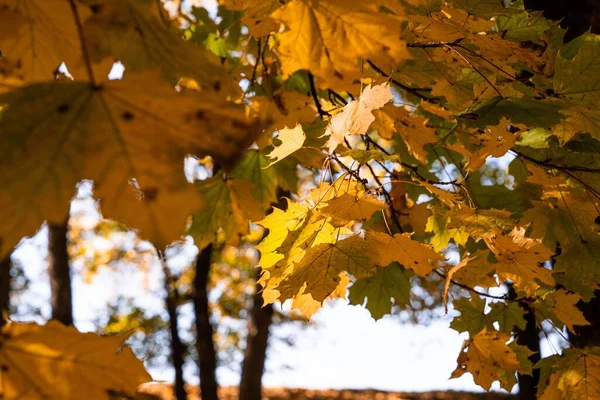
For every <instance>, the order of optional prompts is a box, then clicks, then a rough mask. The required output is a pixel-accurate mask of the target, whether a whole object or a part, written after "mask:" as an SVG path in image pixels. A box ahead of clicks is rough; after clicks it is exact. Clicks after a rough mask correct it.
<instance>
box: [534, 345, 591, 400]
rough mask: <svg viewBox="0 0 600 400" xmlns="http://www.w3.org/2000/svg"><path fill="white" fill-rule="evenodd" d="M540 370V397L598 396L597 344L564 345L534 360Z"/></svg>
mask: <svg viewBox="0 0 600 400" xmlns="http://www.w3.org/2000/svg"><path fill="white" fill-rule="evenodd" d="M536 368H539V369H540V370H541V379H540V386H539V389H538V395H539V398H540V399H541V400H550V399H559V398H560V399H569V400H575V399H585V400H592V399H594V398H597V397H598V396H600V348H598V347H588V348H585V349H575V348H570V349H565V350H563V353H562V355H553V356H550V357H547V358H544V359H542V360H541V361H540V362H538V363H537V364H536Z"/></svg>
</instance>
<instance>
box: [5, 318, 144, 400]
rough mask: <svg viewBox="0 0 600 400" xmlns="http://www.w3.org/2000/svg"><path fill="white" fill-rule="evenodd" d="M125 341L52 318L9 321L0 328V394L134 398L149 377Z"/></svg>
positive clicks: (10, 398)
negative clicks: (38, 321)
mask: <svg viewBox="0 0 600 400" xmlns="http://www.w3.org/2000/svg"><path fill="white" fill-rule="evenodd" d="M126 339H127V336H104V337H100V336H98V335H96V334H93V333H79V332H78V331H77V330H76V329H75V328H73V327H67V326H64V325H62V324H60V323H59V322H56V321H50V322H48V323H47V324H46V325H44V326H40V325H37V324H34V323H28V324H21V323H16V322H10V323H8V324H7V325H5V326H4V327H3V328H2V329H1V330H0V365H2V368H1V369H0V382H2V384H1V385H0V398H2V399H5V400H20V399H65V400H69V399H72V400H75V399H82V398H85V399H89V400H105V399H106V398H107V396H109V395H110V394H113V395H114V396H123V397H129V398H133V397H135V396H136V391H137V388H138V386H139V385H141V384H142V383H145V382H148V381H150V380H152V378H151V377H150V375H149V374H148V373H147V372H146V370H145V369H144V365H143V363H142V362H141V361H139V360H138V359H136V357H135V355H134V354H133V352H132V351H131V349H130V348H129V347H127V346H125V345H124V344H123V342H124V341H125V340H126Z"/></svg>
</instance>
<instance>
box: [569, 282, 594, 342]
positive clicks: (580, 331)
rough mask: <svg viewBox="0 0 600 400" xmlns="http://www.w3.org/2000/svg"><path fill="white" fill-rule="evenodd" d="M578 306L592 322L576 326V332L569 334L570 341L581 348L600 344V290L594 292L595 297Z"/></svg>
mask: <svg viewBox="0 0 600 400" xmlns="http://www.w3.org/2000/svg"><path fill="white" fill-rule="evenodd" d="M577 307H578V308H579V309H580V310H581V312H583V316H584V317H585V319H587V320H588V322H589V323H590V324H589V325H583V326H575V327H574V328H575V334H573V335H571V334H569V342H571V344H572V345H573V346H575V347H577V348H579V349H581V348H583V347H586V346H600V290H596V291H595V292H594V297H592V299H591V300H590V301H589V302H588V303H584V302H579V303H578V304H577Z"/></svg>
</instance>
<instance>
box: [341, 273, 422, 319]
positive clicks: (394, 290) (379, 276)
mask: <svg viewBox="0 0 600 400" xmlns="http://www.w3.org/2000/svg"><path fill="white" fill-rule="evenodd" d="M411 275H412V273H411V272H410V271H408V270H406V269H404V268H402V267H400V266H399V265H398V264H392V265H390V266H389V267H385V268H379V269H378V271H377V273H376V274H375V275H374V276H370V277H367V278H362V279H359V280H357V281H356V282H354V283H353V284H352V287H351V288H350V297H349V299H350V302H351V303H352V304H358V305H362V304H363V303H364V301H365V299H366V301H367V304H366V308H367V310H369V312H370V313H371V316H372V317H373V318H375V320H378V319H381V318H382V317H383V316H384V315H386V314H389V313H390V312H391V310H392V300H391V299H394V304H409V303H410V290H411V283H410V278H411Z"/></svg>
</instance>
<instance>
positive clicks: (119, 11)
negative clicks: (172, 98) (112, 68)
mask: <svg viewBox="0 0 600 400" xmlns="http://www.w3.org/2000/svg"><path fill="white" fill-rule="evenodd" d="M85 2H86V3H89V7H90V9H91V10H92V12H93V15H92V16H91V17H89V18H88V19H87V20H86V21H85V22H84V23H83V35H84V39H85V44H86V46H87V48H88V53H89V55H90V58H91V59H92V60H93V61H94V62H96V63H101V62H104V61H105V60H106V59H107V58H109V59H111V64H112V60H114V59H118V60H120V61H121V62H122V63H123V64H124V65H125V68H126V69H127V70H128V71H131V72H138V71H144V70H147V69H160V71H161V72H162V76H163V77H165V78H167V79H168V80H169V81H170V82H172V83H177V81H179V79H180V78H182V77H187V78H192V79H194V80H195V81H196V82H197V83H198V84H199V85H200V86H201V87H203V88H207V89H217V90H219V91H220V90H222V89H227V90H228V91H229V92H232V93H235V91H236V89H237V90H239V88H235V83H234V80H233V79H232V78H228V77H227V75H228V74H227V73H226V71H224V70H223V69H222V68H220V66H219V60H218V58H217V57H216V56H215V55H213V54H211V53H209V52H208V51H205V50H204V49H202V48H201V47H198V46H196V45H194V44H192V43H190V42H186V41H184V40H182V38H181V33H180V32H179V31H178V30H177V29H175V27H174V26H173V24H169V23H165V22H164V21H165V20H166V19H168V17H167V16H166V11H165V10H164V9H162V8H161V7H156V5H155V4H153V3H152V2H145V1H139V0H85ZM78 8H79V9H82V8H83V7H81V6H80V7H78ZM158 37H160V40H153V38H158ZM67 67H70V65H69V64H68V63H67ZM106 73H108V71H106Z"/></svg>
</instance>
